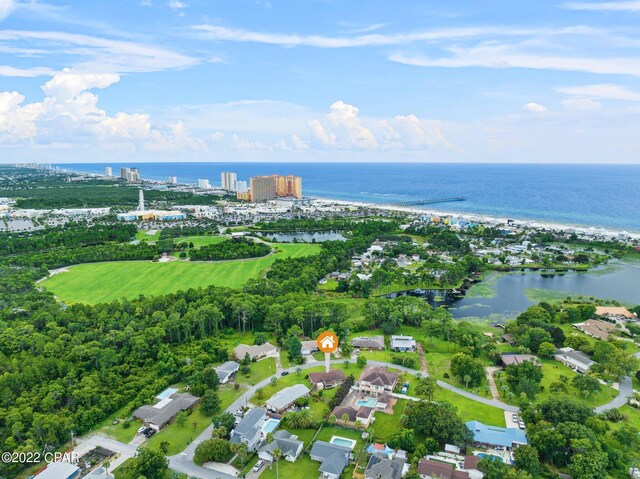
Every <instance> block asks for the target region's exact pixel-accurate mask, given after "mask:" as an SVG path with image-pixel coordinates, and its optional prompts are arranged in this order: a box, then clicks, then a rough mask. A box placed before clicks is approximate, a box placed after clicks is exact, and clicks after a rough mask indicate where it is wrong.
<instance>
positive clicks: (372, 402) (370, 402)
mask: <svg viewBox="0 0 640 479" xmlns="http://www.w3.org/2000/svg"><path fill="white" fill-rule="evenodd" d="M377 403H378V401H377V400H376V399H374V398H367V399H358V400H357V401H356V406H364V407H376V404H377Z"/></svg>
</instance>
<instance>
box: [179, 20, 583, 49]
mask: <svg viewBox="0 0 640 479" xmlns="http://www.w3.org/2000/svg"><path fill="white" fill-rule="evenodd" d="M191 28H192V29H193V30H196V31H198V32H200V33H201V34H202V36H203V37H204V38H206V39H210V40H224V41H231V42H252V43H264V44H269V45H280V46H286V47H292V46H307V47H317V48H352V47H367V46H387V45H401V44H406V43H414V42H427V41H435V40H454V39H464V38H475V37H484V36H498V37H519V36H530V35H566V34H572V33H579V32H587V31H591V29H589V28H588V27H565V28H557V29H544V28H510V27H493V26H491V27H457V28H442V29H433V30H425V31H421V32H414V33H397V34H389V35H383V34H367V35H356V36H342V37H330V36H322V35H298V34H290V33H263V32H254V31H251V30H245V29H240V28H228V27H223V26H220V25H209V24H202V25H193V26H192V27H191Z"/></svg>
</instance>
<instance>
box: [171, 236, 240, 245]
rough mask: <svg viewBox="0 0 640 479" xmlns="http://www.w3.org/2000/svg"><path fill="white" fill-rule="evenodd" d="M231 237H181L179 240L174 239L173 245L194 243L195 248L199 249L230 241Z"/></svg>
mask: <svg viewBox="0 0 640 479" xmlns="http://www.w3.org/2000/svg"><path fill="white" fill-rule="evenodd" d="M228 239H229V236H213V235H201V236H180V237H178V238H173V243H174V244H178V243H184V242H186V243H193V247H194V248H199V247H201V246H206V245H210V244H216V243H222V242H223V241H225V240H228Z"/></svg>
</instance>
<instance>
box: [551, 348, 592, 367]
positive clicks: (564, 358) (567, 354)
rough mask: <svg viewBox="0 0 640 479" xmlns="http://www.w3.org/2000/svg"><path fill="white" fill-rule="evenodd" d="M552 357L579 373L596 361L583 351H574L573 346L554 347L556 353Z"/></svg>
mask: <svg viewBox="0 0 640 479" xmlns="http://www.w3.org/2000/svg"><path fill="white" fill-rule="evenodd" d="M553 357H554V358H555V359H556V361H560V362H561V363H562V364H564V365H565V366H569V367H570V368H571V369H574V370H576V371H578V372H579V373H586V372H587V371H588V370H589V369H590V368H591V366H593V365H594V364H595V363H596V362H595V361H594V360H592V359H591V358H590V357H589V356H587V355H586V354H584V353H583V352H581V351H576V350H575V349H573V348H560V349H556V354H555V355H554V356H553Z"/></svg>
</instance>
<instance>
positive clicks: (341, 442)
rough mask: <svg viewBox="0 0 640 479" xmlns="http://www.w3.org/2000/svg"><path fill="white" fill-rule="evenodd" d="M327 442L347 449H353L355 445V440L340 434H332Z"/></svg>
mask: <svg viewBox="0 0 640 479" xmlns="http://www.w3.org/2000/svg"><path fill="white" fill-rule="evenodd" d="M329 442H330V443H331V444H335V445H336V446H344V447H348V448H349V449H353V448H354V447H355V446H356V441H354V440H353V439H347V438H346V437H340V436H333V437H332V438H331V441H329Z"/></svg>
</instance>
